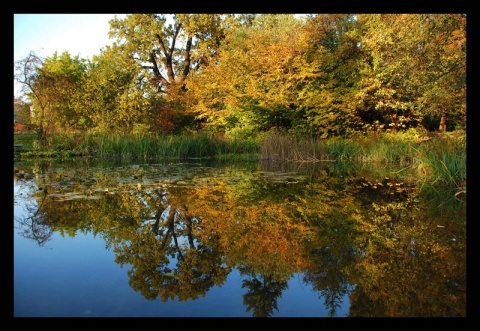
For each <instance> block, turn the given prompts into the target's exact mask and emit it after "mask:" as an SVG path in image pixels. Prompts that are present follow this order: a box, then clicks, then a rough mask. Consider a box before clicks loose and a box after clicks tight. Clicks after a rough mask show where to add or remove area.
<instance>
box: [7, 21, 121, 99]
mask: <svg viewBox="0 0 480 331" xmlns="http://www.w3.org/2000/svg"><path fill="white" fill-rule="evenodd" d="M115 15H116V16H117V17H118V18H123V17H124V16H125V15H123V14H15V15H14V16H13V44H14V50H13V54H14V55H13V57H14V61H17V60H20V59H22V58H24V57H26V56H27V55H28V54H29V53H30V51H34V52H35V54H37V55H39V56H42V57H46V56H51V55H53V53H54V52H55V51H57V52H58V53H59V54H61V53H62V52H64V51H68V52H69V53H70V54H71V55H72V56H75V55H79V56H80V57H82V58H90V59H91V58H92V56H93V55H95V54H100V49H101V48H102V47H104V46H106V45H109V44H111V43H112V42H113V41H112V40H111V39H109V38H108V31H109V29H110V25H109V24H108V21H109V20H111V19H113V18H114V17H115ZM14 89H15V93H16V90H17V89H16V88H15V87H14Z"/></svg>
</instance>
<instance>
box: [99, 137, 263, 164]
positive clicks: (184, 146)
mask: <svg viewBox="0 0 480 331" xmlns="http://www.w3.org/2000/svg"><path fill="white" fill-rule="evenodd" d="M90 143H91V144H92V145H93V146H92V149H93V150H95V152H96V153H95V154H96V155H97V157H99V158H101V159H111V158H114V159H121V160H143V161H151V160H156V159H188V158H212V157H217V158H224V157H226V156H228V155H232V154H243V155H251V154H257V153H258V146H257V144H256V143H254V142H253V141H248V140H245V141H237V140H231V141H230V140H223V139H220V138H215V137H212V136H207V135H176V136H175V135H154V134H135V135H118V134H108V135H107V134H102V135H96V136H95V137H94V138H91V139H90Z"/></svg>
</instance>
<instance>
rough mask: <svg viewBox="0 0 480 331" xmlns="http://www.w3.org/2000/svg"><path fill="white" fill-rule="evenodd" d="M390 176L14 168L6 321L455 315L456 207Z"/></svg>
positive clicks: (347, 168) (462, 286) (355, 170)
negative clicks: (10, 296)
mask: <svg viewBox="0 0 480 331" xmlns="http://www.w3.org/2000/svg"><path fill="white" fill-rule="evenodd" d="M396 173H397V171H396V170H395V171H394V170H393V169H392V170H391V171H389V170H387V169H373V170H372V169H370V168H368V169H365V168H364V167H362V166H359V165H346V164H341V163H309V164H306V163H289V164H287V163H273V164H272V163H268V162H258V163H257V162H253V163H233V164H216V163H212V162H199V161H195V162H168V163H162V164H109V165H100V164H92V163H90V164H88V163H83V162H82V163H77V164H48V163H39V164H26V163H21V162H18V163H16V164H15V170H14V316H15V317H265V316H266V317H348V316H351V317H357V316H358V317H373V316H376V317H384V316H392V317H393V316H409V317H430V316H436V317H453V316H465V315H466V257H465V256H466V254H465V251H466V249H465V247H466V230H465V223H466V220H465V207H464V205H463V204H464V203H462V201H456V202H453V203H451V199H450V200H449V201H450V203H449V204H448V205H447V204H439V202H438V201H437V200H436V201H435V203H434V204H433V206H432V202H431V201H432V200H431V199H429V200H427V199H425V198H424V197H423V196H422V195H421V194H420V191H419V187H420V186H419V183H418V182H417V181H416V180H415V177H410V179H407V178H406V177H398V176H397V175H395V174H396ZM446 200H448V199H446ZM429 201H430V202H429Z"/></svg>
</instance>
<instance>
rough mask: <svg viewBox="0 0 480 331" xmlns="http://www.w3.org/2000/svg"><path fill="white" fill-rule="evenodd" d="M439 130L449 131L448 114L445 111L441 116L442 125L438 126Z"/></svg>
mask: <svg viewBox="0 0 480 331" xmlns="http://www.w3.org/2000/svg"><path fill="white" fill-rule="evenodd" d="M438 130H439V131H440V132H445V131H447V114H446V113H445V112H443V113H442V117H440V125H439V126H438Z"/></svg>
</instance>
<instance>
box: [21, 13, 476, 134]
mask: <svg viewBox="0 0 480 331" xmlns="http://www.w3.org/2000/svg"><path fill="white" fill-rule="evenodd" d="M109 23H110V31H109V36H110V37H111V38H113V40H114V42H113V43H112V45H108V46H105V47H104V48H102V49H101V51H100V54H98V55H95V56H93V57H92V59H84V58H80V57H79V56H73V55H71V54H69V53H68V52H67V51H65V52H63V53H61V54H59V53H57V52H55V53H54V54H53V55H52V56H49V57H46V58H41V57H40V56H38V55H36V54H35V53H34V52H30V54H28V55H27V56H26V57H24V58H23V59H21V60H18V61H16V62H15V63H14V65H15V76H14V79H15V80H16V81H17V82H19V83H20V84H21V85H22V92H23V97H22V98H15V100H14V101H15V102H14V111H15V114H16V118H17V120H19V118H21V119H22V120H23V121H25V122H27V123H28V122H29V123H32V124H35V127H36V130H37V134H38V138H39V139H40V140H41V141H46V140H47V138H48V136H49V135H50V134H52V133H56V132H69V131H73V132H89V133H95V132H120V133H125V134H130V133H138V132H143V133H147V132H148V133H159V134H180V133H185V132H207V133H211V134H216V135H221V136H226V137H240V138H241V137H246V136H252V135H256V134H259V133H262V132H266V131H271V130H275V131H281V132H287V133H289V134H294V135H302V136H311V137H312V138H314V139H322V138H329V137H333V136H345V137H347V136H351V135H353V134H358V133H367V132H372V131H379V132H382V131H387V130H389V131H398V130H407V129H410V128H425V129H427V130H430V131H433V130H441V131H445V130H454V129H460V128H464V127H465V126H466V15H464V14H358V15H356V14H312V15H301V16H297V15H293V14H221V15H220V14H174V15H157V14H131V15H127V16H126V17H125V18H123V19H119V18H115V19H113V20H111V21H110V22H109Z"/></svg>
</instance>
